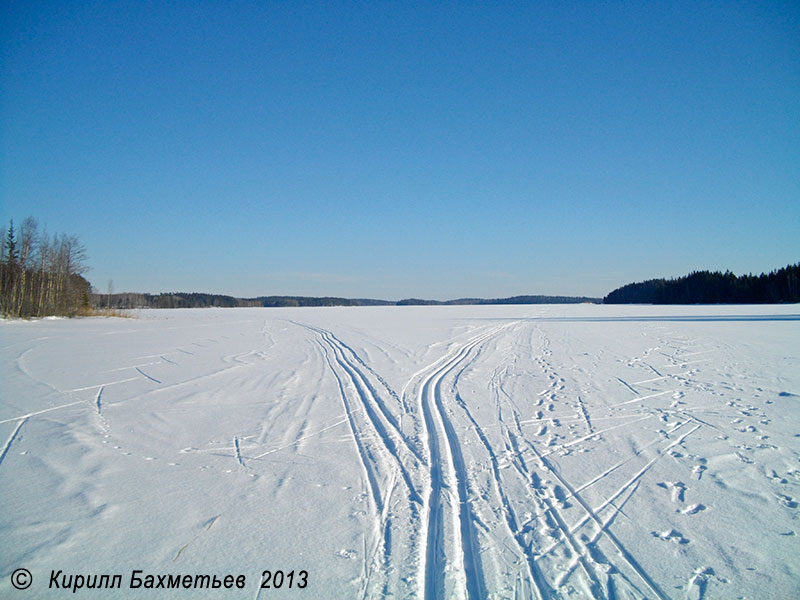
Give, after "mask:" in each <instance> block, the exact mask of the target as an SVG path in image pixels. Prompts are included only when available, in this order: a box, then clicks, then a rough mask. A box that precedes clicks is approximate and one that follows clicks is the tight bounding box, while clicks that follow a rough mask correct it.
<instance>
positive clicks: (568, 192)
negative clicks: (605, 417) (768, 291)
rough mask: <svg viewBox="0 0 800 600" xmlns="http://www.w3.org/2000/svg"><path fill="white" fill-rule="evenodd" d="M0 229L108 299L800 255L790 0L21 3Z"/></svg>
mask: <svg viewBox="0 0 800 600" xmlns="http://www.w3.org/2000/svg"><path fill="white" fill-rule="evenodd" d="M0 26H1V28H2V29H1V30H0V218H1V219H2V222H3V223H7V222H8V220H9V219H10V218H14V219H15V221H17V222H19V221H21V220H22V219H23V218H24V217H26V216H28V215H32V216H35V217H36V218H38V220H39V221H40V222H41V224H43V225H46V226H47V228H48V229H49V230H50V231H58V232H65V233H73V234H75V235H77V236H78V237H79V238H80V240H81V241H82V242H83V243H84V244H85V245H86V247H87V249H88V253H89V256H90V261H89V265H90V267H91V271H89V273H88V278H89V279H90V281H91V282H92V283H93V284H94V285H95V286H96V287H97V288H98V289H100V290H101V291H105V289H106V286H107V284H108V280H109V279H113V281H114V288H115V289H116V290H117V291H127V290H130V291H134V290H135V291H147V292H159V291H177V290H182V291H207V292H217V293H228V294H233V295H239V296H254V295H269V294H297V295H339V296H347V297H378V298H387V299H399V298H403V297H409V296H415V297H425V298H439V299H446V298H455V297H462V296H480V297H499V296H510V295H516V294H574V295H604V294H605V293H607V292H609V291H611V290H612V289H614V288H615V287H618V286H619V285H622V284H625V283H628V282H630V281H634V280H642V279H646V278H651V277H660V276H676V275H682V274H685V273H687V272H689V271H691V270H693V269H722V270H724V269H731V270H733V271H734V272H737V273H745V272H762V271H765V270H766V271H768V270H771V269H773V268H778V267H781V266H785V265H786V264H788V263H794V262H797V261H798V260H800V235H798V233H797V231H798V230H800V228H798V225H800V37H798V33H797V32H798V30H800V5H799V4H798V3H796V2H786V3H746V2H741V3H733V2H719V3H714V2H703V3H697V2H687V3H681V2H669V3H668V2H658V3H649V2H642V3H638V2H636V3H617V2H606V3H594V2H575V3H570V2H554V3H547V2H543V3H537V2H531V3H527V2H525V3H481V4H476V3H475V4H474V3H468V4H467V3H435V4H434V3H383V2H380V3H379V2H375V3H372V2H370V3H341V4H340V3H333V2H326V3H318V4H312V3H295V2H280V3H270V2H230V3H227V2H226V3H223V2H178V3H165V2H131V3H126V2H113V3H112V2H108V3H105V2H84V3H77V2H76V3H72V2H52V3H48V2H33V1H30V0H26V1H24V2H18V1H15V0H12V1H11V2H7V3H5V4H4V9H3V11H2V14H0Z"/></svg>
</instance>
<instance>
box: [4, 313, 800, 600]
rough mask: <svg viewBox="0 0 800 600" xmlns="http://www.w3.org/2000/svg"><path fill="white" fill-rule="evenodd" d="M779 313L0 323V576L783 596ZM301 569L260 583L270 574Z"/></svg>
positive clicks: (796, 552)
mask: <svg viewBox="0 0 800 600" xmlns="http://www.w3.org/2000/svg"><path fill="white" fill-rule="evenodd" d="M798 313H800V310H798V306H797V305H790V306H702V307H700V306H689V307H663V306H593V305H552V306H550V305H547V306H464V307H457V306H454V307H375V308H368V307H358V308H320V309H312V308H301V309H198V310H150V311H141V312H138V313H135V314H134V318H130V319H119V318H106V319H103V318H88V319H70V320H39V321H34V322H19V321H3V322H2V323H0V377H1V378H2V384H0V386H1V387H0V392H1V393H2V402H0V428H1V429H0V442H2V443H3V446H2V450H0V489H2V496H0V499H1V500H0V539H2V540H3V541H2V544H0V596H2V597H9V598H11V597H17V596H15V595H13V594H17V595H18V596H19V597H22V596H23V592H17V591H15V590H13V589H12V587H11V573H12V572H13V571H14V570H15V569H17V568H20V567H24V568H27V569H28V570H29V571H30V572H31V573H32V575H33V584H32V586H31V587H30V589H28V590H27V592H24V594H27V596H26V597H29V598H44V597H47V598H50V597H58V596H59V595H67V594H68V595H70V596H75V597H84V596H86V597H88V596H94V597H99V596H98V591H97V590H87V589H83V590H78V592H77V593H76V594H72V592H71V591H58V590H48V589H47V586H48V579H49V576H50V572H51V571H59V570H61V571H63V573H64V574H85V575H87V574H104V573H107V574H117V573H118V574H122V580H123V585H122V588H121V589H116V590H105V591H104V592H102V593H101V594H102V596H103V597H109V598H114V597H118V598H128V597H130V598H135V597H139V596H142V595H152V597H159V598H170V597H174V598H187V597H204V594H203V593H201V592H197V591H195V592H191V591H187V590H183V589H179V590H159V591H158V592H157V593H156V595H153V594H154V593H155V592H153V591H149V590H147V591H143V590H141V589H139V590H132V589H128V580H129V578H130V572H131V571H132V570H134V569H141V570H142V571H143V572H144V573H145V574H156V575H157V574H165V573H170V574H197V573H209V574H218V575H220V576H224V575H226V574H234V575H239V574H242V575H246V580H247V585H246V588H245V589H244V590H237V589H234V590H223V591H221V592H220V591H219V590H217V591H211V590H205V595H206V596H207V597H216V595H219V594H222V595H224V596H225V597H230V598H236V597H239V598H249V599H252V598H259V597H260V598H267V597H269V598H280V597H305V598H312V597H313V598H376V597H396V598H423V597H424V598H459V597H470V598H484V597H486V598H587V597H597V598H680V599H684V598H701V597H702V598H789V597H796V595H797V593H798V585H799V584H798V582H800V543H798V534H800V522H798V516H799V515H798V497H799V496H800V490H799V489H798V488H799V487H800V464H799V463H798V460H800V410H799V409H798V403H799V401H800V314H798ZM279 569H280V570H282V571H283V572H284V573H289V572H290V571H292V570H294V571H295V573H298V572H299V571H301V570H305V571H307V573H308V587H307V588H305V589H298V588H297V586H296V584H297V579H295V585H294V586H293V587H292V588H291V589H289V588H288V586H287V585H286V584H284V585H283V586H282V587H281V589H277V590H276V589H270V590H259V589H258V588H259V581H260V577H261V573H262V571H264V570H271V571H276V570H279Z"/></svg>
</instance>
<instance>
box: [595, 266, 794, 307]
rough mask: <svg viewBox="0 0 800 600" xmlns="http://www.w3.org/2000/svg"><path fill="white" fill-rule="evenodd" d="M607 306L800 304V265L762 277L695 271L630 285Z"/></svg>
mask: <svg viewBox="0 0 800 600" xmlns="http://www.w3.org/2000/svg"><path fill="white" fill-rule="evenodd" d="M603 302H604V303H605V304H776V303H793V302H800V263H797V264H794V265H789V266H786V267H784V268H782V269H778V270H777V271H772V272H771V273H762V274H761V275H740V276H738V277H737V276H736V275H734V274H733V273H731V272H730V271H727V272H725V273H720V272H719V271H715V272H710V271H695V272H693V273H691V274H689V275H686V276H684V277H678V278H676V279H650V280H648V281H642V282H641V283H629V284H628V285H624V286H622V287H621V288H618V289H616V290H614V291H613V292H611V293H610V294H609V295H608V296H606V297H605V298H604V299H603Z"/></svg>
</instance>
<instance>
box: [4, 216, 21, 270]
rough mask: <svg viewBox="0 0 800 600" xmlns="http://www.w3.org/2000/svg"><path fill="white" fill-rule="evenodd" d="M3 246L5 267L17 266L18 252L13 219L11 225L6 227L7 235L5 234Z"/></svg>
mask: <svg viewBox="0 0 800 600" xmlns="http://www.w3.org/2000/svg"><path fill="white" fill-rule="evenodd" d="M4 245H5V250H6V252H5V257H4V258H5V262H6V264H7V265H15V264H17V260H19V250H18V249H17V234H16V232H15V231H14V219H11V224H10V225H9V226H8V233H6V239H5V242H4Z"/></svg>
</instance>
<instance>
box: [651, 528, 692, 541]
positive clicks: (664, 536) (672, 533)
mask: <svg viewBox="0 0 800 600" xmlns="http://www.w3.org/2000/svg"><path fill="white" fill-rule="evenodd" d="M650 534H651V535H652V536H653V537H656V538H658V539H660V540H664V541H672V542H675V543H677V544H688V543H689V540H688V539H687V538H685V537H683V535H682V534H681V532H680V531H677V530H675V529H670V530H668V531H661V532H659V531H651V532H650Z"/></svg>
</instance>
